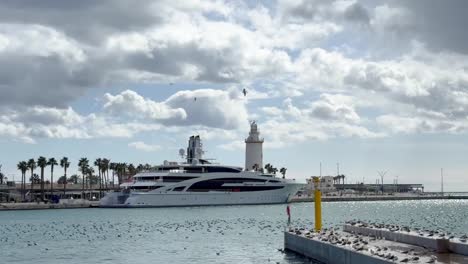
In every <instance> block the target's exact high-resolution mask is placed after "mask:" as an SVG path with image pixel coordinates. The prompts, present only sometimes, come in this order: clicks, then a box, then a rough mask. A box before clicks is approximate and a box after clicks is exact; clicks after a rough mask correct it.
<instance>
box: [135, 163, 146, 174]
mask: <svg viewBox="0 0 468 264" xmlns="http://www.w3.org/2000/svg"><path fill="white" fill-rule="evenodd" d="M136 170H137V172H142V171H143V170H144V166H143V164H141V163H140V164H138V166H137V167H136Z"/></svg>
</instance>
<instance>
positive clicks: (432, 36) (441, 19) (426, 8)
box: [392, 0, 468, 53]
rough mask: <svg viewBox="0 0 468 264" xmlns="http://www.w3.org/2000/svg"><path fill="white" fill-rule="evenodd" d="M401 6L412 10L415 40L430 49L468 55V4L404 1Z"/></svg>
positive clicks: (455, 0) (417, 0)
mask: <svg viewBox="0 0 468 264" xmlns="http://www.w3.org/2000/svg"><path fill="white" fill-rule="evenodd" d="M392 4H393V3H392ZM397 4H398V5H400V6H403V7H406V8H407V9H408V10H410V11H411V17H412V21H413V22H414V27H415V29H414V30H412V33H413V34H414V35H413V37H416V38H417V39H418V40H420V41H421V42H423V43H424V44H426V46H427V47H428V48H431V49H433V50H435V51H452V52H459V53H468V34H466V27H467V26H468V15H467V12H468V1H465V0H452V1H438V0H413V1H404V0H401V1H399V2H397Z"/></svg>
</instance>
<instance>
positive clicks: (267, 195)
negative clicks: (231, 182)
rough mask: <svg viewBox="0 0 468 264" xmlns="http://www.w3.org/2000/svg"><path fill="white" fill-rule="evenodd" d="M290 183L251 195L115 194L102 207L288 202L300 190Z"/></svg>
mask: <svg viewBox="0 0 468 264" xmlns="http://www.w3.org/2000/svg"><path fill="white" fill-rule="evenodd" d="M300 186H301V185H300V184H288V185H286V186H284V188H282V189H277V190H269V191H251V192H131V193H127V194H126V193H124V192H113V193H108V194H107V195H106V196H105V197H104V198H103V199H102V200H101V201H100V207H176V206H208V205H248V204H279V203H287V202H288V201H289V199H290V198H291V197H292V196H293V195H294V194H295V193H296V192H297V190H298V189H299V188H300Z"/></svg>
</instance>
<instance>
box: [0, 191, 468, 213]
mask: <svg viewBox="0 0 468 264" xmlns="http://www.w3.org/2000/svg"><path fill="white" fill-rule="evenodd" d="M409 200H468V196H466V195H463V196H355V197H333V196H331V197H327V196H324V197H322V202H370V201H409ZM313 201H314V199H313V197H295V198H292V199H291V201H289V202H290V203H307V202H313ZM80 208H100V207H99V202H90V201H86V202H83V203H58V204H50V203H48V204H45V203H0V212H1V211H11V210H47V209H80Z"/></svg>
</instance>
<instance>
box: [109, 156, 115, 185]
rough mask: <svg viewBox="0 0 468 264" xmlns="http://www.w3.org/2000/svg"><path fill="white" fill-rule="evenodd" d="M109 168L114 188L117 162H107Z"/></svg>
mask: <svg viewBox="0 0 468 264" xmlns="http://www.w3.org/2000/svg"><path fill="white" fill-rule="evenodd" d="M109 169H111V170H112V188H114V185H115V171H116V170H117V163H115V162H111V163H110V164H109Z"/></svg>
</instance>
